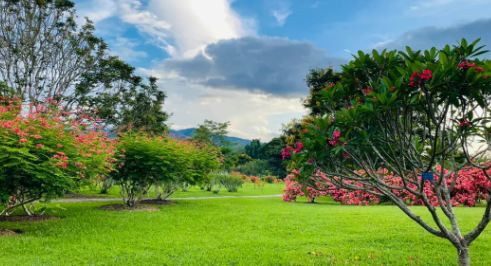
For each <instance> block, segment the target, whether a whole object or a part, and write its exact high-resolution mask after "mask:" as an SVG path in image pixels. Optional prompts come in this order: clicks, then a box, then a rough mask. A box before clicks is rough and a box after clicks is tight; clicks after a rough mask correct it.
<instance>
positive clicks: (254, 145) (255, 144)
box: [245, 139, 261, 159]
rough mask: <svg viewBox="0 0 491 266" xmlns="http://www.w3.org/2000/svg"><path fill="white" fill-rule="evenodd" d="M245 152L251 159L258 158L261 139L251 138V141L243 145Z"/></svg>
mask: <svg viewBox="0 0 491 266" xmlns="http://www.w3.org/2000/svg"><path fill="white" fill-rule="evenodd" d="M245 152H246V154H247V155H249V156H250V157H251V158H252V159H259V157H260V156H261V141H260V140H258V139H253V140H252V141H251V143H249V144H248V145H246V146H245Z"/></svg>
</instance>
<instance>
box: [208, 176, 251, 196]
mask: <svg viewBox="0 0 491 266" xmlns="http://www.w3.org/2000/svg"><path fill="white" fill-rule="evenodd" d="M213 183H214V184H218V185H219V186H220V188H221V187H224V188H226V189H227V191H228V192H237V189H238V188H239V187H242V185H243V184H244V180H243V179H242V177H240V176H237V175H230V174H228V175H221V174H217V175H214V177H213Z"/></svg>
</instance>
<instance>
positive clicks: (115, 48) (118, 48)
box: [110, 37, 148, 62]
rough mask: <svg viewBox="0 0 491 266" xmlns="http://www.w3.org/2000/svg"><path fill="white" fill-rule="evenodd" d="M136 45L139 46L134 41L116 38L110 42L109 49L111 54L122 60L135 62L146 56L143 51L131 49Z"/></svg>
mask: <svg viewBox="0 0 491 266" xmlns="http://www.w3.org/2000/svg"><path fill="white" fill-rule="evenodd" d="M138 45H140V42H139V41H138V40H136V39H128V38H123V37H117V38H116V40H114V41H113V42H111V45H110V49H111V53H112V54H115V55H118V56H119V57H120V58H121V59H122V60H125V61H129V62H135V61H138V60H139V59H140V58H142V57H147V56H148V54H147V53H146V52H144V51H136V50H134V49H133V48H135V47H137V46H138Z"/></svg>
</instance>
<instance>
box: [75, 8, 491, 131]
mask: <svg viewBox="0 0 491 266" xmlns="http://www.w3.org/2000/svg"><path fill="white" fill-rule="evenodd" d="M76 4H77V5H76V7H77V10H78V15H79V16H80V18H79V21H80V22H82V21H83V19H82V18H83V17H85V16H87V17H89V18H90V19H91V20H93V21H94V22H95V25H96V29H97V30H96V34H98V35H99V36H101V37H104V39H106V41H107V42H108V43H109V45H110V47H111V52H112V53H113V54H115V55H118V56H120V57H121V58H122V59H123V60H125V61H127V62H129V63H131V64H132V65H134V66H135V67H136V68H137V71H138V73H139V74H141V75H145V76H148V75H153V76H156V77H158V78H159V79H160V80H159V86H160V88H162V89H163V90H165V91H166V92H167V94H168V99H167V102H166V104H165V109H166V110H167V111H169V112H171V113H173V115H172V118H171V121H170V122H171V123H172V126H173V127H174V128H176V129H182V128H188V127H195V126H196V125H197V124H199V123H202V122H203V120H204V119H211V120H215V121H220V122H225V121H230V122H231V127H230V135H234V136H238V137H244V138H260V139H261V140H263V141H268V140H269V139H271V138H272V137H274V136H277V135H279V133H280V129H281V124H282V123H287V122H289V121H290V120H291V119H292V118H294V117H297V118H299V117H301V116H302V115H304V114H305V110H304V109H303V108H302V106H301V103H300V99H301V98H302V97H305V96H307V94H308V88H307V87H306V86H305V85H304V81H303V79H304V77H305V75H306V73H307V72H308V70H309V69H310V68H315V67H329V66H330V65H332V66H334V67H336V66H339V65H340V64H343V63H345V62H347V61H348V60H349V58H350V54H351V53H356V51H357V50H365V51H368V50H371V49H384V48H388V49H403V48H404V46H405V45H410V46H411V47H414V48H416V49H428V48H431V47H432V46H436V47H437V48H438V47H442V46H443V45H445V44H447V43H449V44H455V43H456V42H457V41H458V40H460V39H461V38H462V37H465V38H468V39H475V38H478V37H480V38H482V44H485V45H490V42H491V32H490V31H489V29H490V28H491V13H490V12H489V10H491V0H426V1H419V0H412V1H411V0H397V1H388V0H371V1H366V0H365V1H362V0H346V1H328V0H324V1H322V0H301V1H300V0H296V1H295V0H77V1H76Z"/></svg>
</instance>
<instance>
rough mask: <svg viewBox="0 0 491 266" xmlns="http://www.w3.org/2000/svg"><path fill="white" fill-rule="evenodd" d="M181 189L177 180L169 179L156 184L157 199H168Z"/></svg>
mask: <svg viewBox="0 0 491 266" xmlns="http://www.w3.org/2000/svg"><path fill="white" fill-rule="evenodd" d="M178 189H179V186H178V184H177V182H174V181H167V182H158V183H156V184H155V188H154V190H155V199H156V200H166V199H168V198H169V197H170V196H172V194H174V192H176V191H177V190H178Z"/></svg>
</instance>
